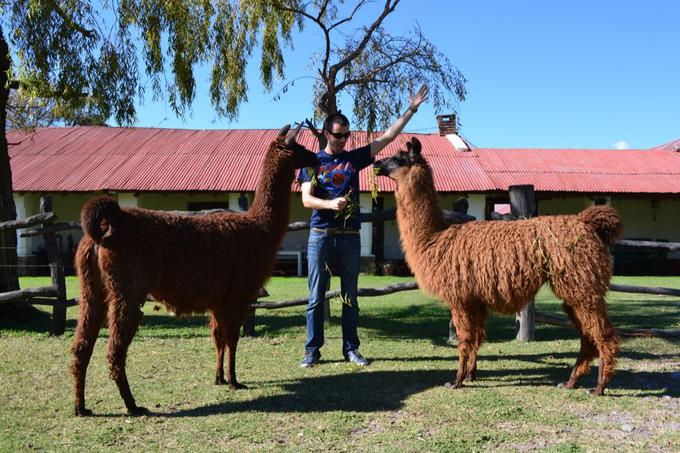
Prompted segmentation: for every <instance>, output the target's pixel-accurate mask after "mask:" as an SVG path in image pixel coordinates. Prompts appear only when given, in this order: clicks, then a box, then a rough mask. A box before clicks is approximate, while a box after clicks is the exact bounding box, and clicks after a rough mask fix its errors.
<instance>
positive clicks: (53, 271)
mask: <svg viewBox="0 0 680 453" xmlns="http://www.w3.org/2000/svg"><path fill="white" fill-rule="evenodd" d="M48 212H52V197H49V196H42V197H40V213H41V214H45V213H48ZM46 226H47V225H43V228H44V227H46ZM45 243H46V246H47V247H46V248H47V260H48V262H49V264H50V277H52V286H54V287H55V288H56V290H57V300H56V301H55V303H54V305H53V306H52V332H51V335H55V336H57V335H62V334H63V333H64V330H66V276H65V275H64V261H63V259H62V257H61V252H60V251H59V247H58V245H57V235H56V234H55V233H47V234H45Z"/></svg>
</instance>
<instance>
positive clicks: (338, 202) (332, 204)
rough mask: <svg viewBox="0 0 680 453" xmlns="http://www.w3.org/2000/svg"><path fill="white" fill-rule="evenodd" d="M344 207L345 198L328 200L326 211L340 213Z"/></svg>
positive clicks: (345, 203)
mask: <svg viewBox="0 0 680 453" xmlns="http://www.w3.org/2000/svg"><path fill="white" fill-rule="evenodd" d="M345 206H347V198H345V197H338V198H333V199H332V200H328V209H332V210H333V211H342V210H343V209H345Z"/></svg>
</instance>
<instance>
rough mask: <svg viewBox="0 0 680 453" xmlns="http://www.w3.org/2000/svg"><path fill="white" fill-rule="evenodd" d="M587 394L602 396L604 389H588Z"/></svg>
mask: <svg viewBox="0 0 680 453" xmlns="http://www.w3.org/2000/svg"><path fill="white" fill-rule="evenodd" d="M586 395H588V396H602V395H604V389H598V388H597V387H596V388H592V389H587V390H586Z"/></svg>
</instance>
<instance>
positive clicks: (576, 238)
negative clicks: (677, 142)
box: [375, 138, 623, 395]
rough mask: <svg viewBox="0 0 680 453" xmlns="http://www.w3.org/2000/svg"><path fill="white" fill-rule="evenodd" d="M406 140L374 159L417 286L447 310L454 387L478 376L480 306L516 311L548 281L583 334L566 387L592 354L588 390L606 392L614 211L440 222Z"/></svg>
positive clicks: (618, 228) (425, 175)
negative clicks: (453, 342)
mask: <svg viewBox="0 0 680 453" xmlns="http://www.w3.org/2000/svg"><path fill="white" fill-rule="evenodd" d="M407 147H408V152H400V153H397V154H396V155H395V156H392V157H390V158H388V159H384V160H382V161H379V162H376V163H375V167H376V168H378V170H379V173H378V174H379V175H383V176H389V177H391V178H392V179H394V180H395V182H396V184H397V189H396V192H395V197H396V200H397V221H398V224H399V230H400V233H401V241H402V245H403V249H404V252H405V255H406V260H407V262H408V264H409V266H410V267H411V269H412V270H413V273H414V274H415V276H416V279H417V280H418V284H419V285H420V286H421V288H423V289H425V290H426V291H428V292H429V293H431V294H432V295H434V296H435V297H437V298H439V299H441V300H442V301H444V302H445V303H446V304H447V305H448V306H449V307H450V309H451V316H452V319H453V322H454V325H455V327H456V333H457V336H458V355H459V361H458V370H457V373H456V377H455V380H454V381H453V383H452V385H453V387H454V388H459V387H461V386H462V385H463V381H464V379H469V380H470V381H472V380H474V378H475V373H476V371H477V351H478V349H479V347H480V345H481V343H482V341H483V340H484V337H485V331H486V316H487V311H488V310H493V311H497V312H501V313H507V314H510V313H516V312H518V311H520V310H521V309H522V308H523V307H524V306H525V305H526V304H527V303H528V301H529V300H530V299H532V298H533V297H534V296H535V295H536V293H537V292H538V290H539V289H540V287H541V285H543V283H545V282H546V281H547V282H549V283H550V286H551V288H552V291H553V293H554V294H555V295H556V296H557V297H559V298H560V299H562V300H563V309H564V311H565V312H566V313H567V315H568V316H569V317H570V318H571V320H572V321H573V323H574V326H575V327H576V330H577V331H578V334H579V336H580V338H581V351H580V353H579V356H578V359H577V360H576V365H575V367H574V370H573V372H572V373H571V377H570V378H569V380H568V381H567V382H566V383H565V384H564V386H565V387H567V388H573V387H574V386H575V385H576V381H577V380H578V379H579V378H580V377H581V376H582V375H583V374H585V373H586V372H587V371H588V370H589V367H590V362H591V361H592V360H593V359H594V358H595V357H598V356H599V358H600V367H599V374H598V380H597V387H596V388H595V389H594V393H596V394H598V395H601V394H603V392H604V389H605V387H606V385H607V382H608V381H609V380H610V378H611V376H612V375H613V373H614V365H615V356H616V353H617V351H618V348H619V338H618V336H617V335H616V331H615V329H614V327H613V326H612V324H611V322H610V321H609V319H608V318H607V309H606V304H605V298H604V296H605V293H606V292H607V290H608V287H609V281H610V278H611V274H612V264H611V256H610V253H609V249H608V245H610V244H613V243H614V242H616V240H617V239H618V238H619V237H620V236H621V234H622V231H623V227H622V224H621V220H620V218H619V216H618V214H617V213H616V211H615V210H614V209H612V208H609V207H602V206H596V207H591V208H588V209H586V210H584V211H583V212H581V213H579V214H577V215H559V216H550V217H548V216H546V217H536V218H533V219H528V220H527V219H525V220H517V221H514V222H503V221H496V222H494V221H485V222H471V223H466V224H463V225H454V226H446V225H445V224H444V221H443V218H442V214H441V209H440V207H439V206H438V203H437V199H436V192H435V188H434V181H433V177H432V170H431V169H430V167H429V165H428V164H427V162H426V160H425V158H424V157H423V156H422V155H421V154H420V149H421V145H420V142H419V141H418V140H417V139H416V138H412V139H411V142H408V143H407Z"/></svg>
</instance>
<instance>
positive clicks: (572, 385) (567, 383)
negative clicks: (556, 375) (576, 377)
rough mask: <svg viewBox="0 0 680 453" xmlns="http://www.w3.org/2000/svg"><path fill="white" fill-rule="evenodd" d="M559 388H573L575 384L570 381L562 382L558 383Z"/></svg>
mask: <svg viewBox="0 0 680 453" xmlns="http://www.w3.org/2000/svg"><path fill="white" fill-rule="evenodd" d="M557 388H558V389H573V388H574V384H570V383H569V382H560V383H559V384H557Z"/></svg>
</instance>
